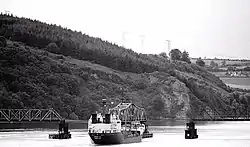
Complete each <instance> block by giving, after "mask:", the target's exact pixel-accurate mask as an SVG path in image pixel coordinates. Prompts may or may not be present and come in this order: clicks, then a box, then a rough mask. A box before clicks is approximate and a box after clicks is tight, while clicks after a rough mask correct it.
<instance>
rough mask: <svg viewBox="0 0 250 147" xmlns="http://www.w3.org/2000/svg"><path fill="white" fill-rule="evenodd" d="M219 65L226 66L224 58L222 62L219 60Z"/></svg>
mask: <svg viewBox="0 0 250 147" xmlns="http://www.w3.org/2000/svg"><path fill="white" fill-rule="evenodd" d="M221 66H223V67H224V66H226V60H225V59H224V60H223V61H222V62H221Z"/></svg>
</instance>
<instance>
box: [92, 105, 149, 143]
mask: <svg viewBox="0 0 250 147" xmlns="http://www.w3.org/2000/svg"><path fill="white" fill-rule="evenodd" d="M104 106H106V102H104ZM104 112H105V110H104ZM145 122H146V116H145V111H144V109H143V108H140V107H138V106H136V105H135V104H133V103H124V102H121V103H119V104H118V105H117V106H116V107H114V108H111V109H109V111H108V112H107V113H105V114H101V113H96V114H92V115H91V117H90V119H89V122H88V134H89V136H90V138H91V140H92V142H93V143H94V144H99V145H110V144H123V143H137V142H141V141H142V138H146V137H143V134H144V133H148V131H147V132H145V130H146V125H145ZM151 134H152V133H151ZM144 136H145V134H144Z"/></svg>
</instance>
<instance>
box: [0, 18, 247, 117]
mask: <svg viewBox="0 0 250 147" xmlns="http://www.w3.org/2000/svg"><path fill="white" fill-rule="evenodd" d="M0 36H4V38H6V40H7V42H6V45H2V47H0V87H1V88H0V108H48V107H53V108H55V109H56V110H57V111H59V113H60V114H61V115H62V116H63V117H65V118H70V119H86V118H88V116H89V114H90V113H91V112H94V111H97V110H99V109H100V105H101V99H102V98H107V99H108V101H114V102H115V103H116V104H117V103H118V102H119V101H120V100H121V99H123V98H126V99H129V100H131V101H133V102H135V103H136V104H138V105H140V106H142V107H144V108H145V109H146V111H147V114H148V117H149V118H152V119H156V118H167V117H173V118H175V117H176V116H177V114H178V115H181V112H182V111H183V112H184V111H185V114H184V115H182V117H185V116H188V117H190V115H193V114H192V113H193V112H194V111H195V110H197V109H201V108H200V107H199V105H200V104H203V103H204V104H206V105H208V106H209V107H211V108H212V109H216V110H218V111H219V112H220V113H226V112H227V110H228V109H231V108H232V107H236V106H237V107H238V106H241V107H242V108H243V107H246V106H248V105H249V103H250V95H249V91H247V90H241V89H233V88H230V87H228V86H226V85H225V84H224V83H223V82H222V81H221V80H220V79H219V78H218V77H215V76H214V75H212V74H210V73H209V72H207V71H206V70H205V69H204V68H203V67H200V66H198V65H195V64H191V63H190V62H184V61H172V60H170V59H169V58H168V57H166V56H162V55H151V54H150V55H149V54H139V53H136V52H134V51H132V50H130V49H125V48H123V47H121V46H118V45H116V44H112V43H109V42H107V41H104V40H102V39H100V38H94V37H90V36H88V35H85V34H83V33H81V32H77V31H72V30H70V29H67V28H63V27H60V26H56V25H51V24H46V23H42V22H40V21H37V20H31V19H27V18H18V17H14V16H12V15H6V14H1V15H0ZM1 42H2V43H1V44H5V43H3V41H1ZM185 54H187V53H185ZM248 100H249V102H248ZM184 108H187V109H185V110H184ZM221 108H223V110H221ZM237 111H241V110H240V109H239V110H237ZM239 113H240V112H239Z"/></svg>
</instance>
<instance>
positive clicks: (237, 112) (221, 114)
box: [191, 104, 250, 121]
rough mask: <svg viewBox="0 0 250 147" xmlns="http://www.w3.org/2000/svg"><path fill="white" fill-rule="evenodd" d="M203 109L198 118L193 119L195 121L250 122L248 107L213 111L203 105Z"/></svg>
mask: <svg viewBox="0 0 250 147" xmlns="http://www.w3.org/2000/svg"><path fill="white" fill-rule="evenodd" d="M201 107H202V109H201V111H199V112H198V113H197V114H198V115H197V116H196V117H194V118H191V120H193V121H250V109H249V108H248V106H244V105H242V106H239V107H236V108H229V109H227V110H225V109H217V110H216V109H211V107H209V106H207V105H205V104H203V105H201Z"/></svg>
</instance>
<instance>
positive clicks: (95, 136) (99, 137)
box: [89, 132, 142, 145]
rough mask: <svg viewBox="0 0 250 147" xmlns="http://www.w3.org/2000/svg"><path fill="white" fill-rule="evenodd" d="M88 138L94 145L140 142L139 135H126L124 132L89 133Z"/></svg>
mask: <svg viewBox="0 0 250 147" xmlns="http://www.w3.org/2000/svg"><path fill="white" fill-rule="evenodd" d="M89 136H90V138H91V140H92V141H93V142H94V143H95V144H99V145H110V144H126V143H137V142H141V140H142V136H141V135H136V134H128V133H126V132H117V133H89Z"/></svg>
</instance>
